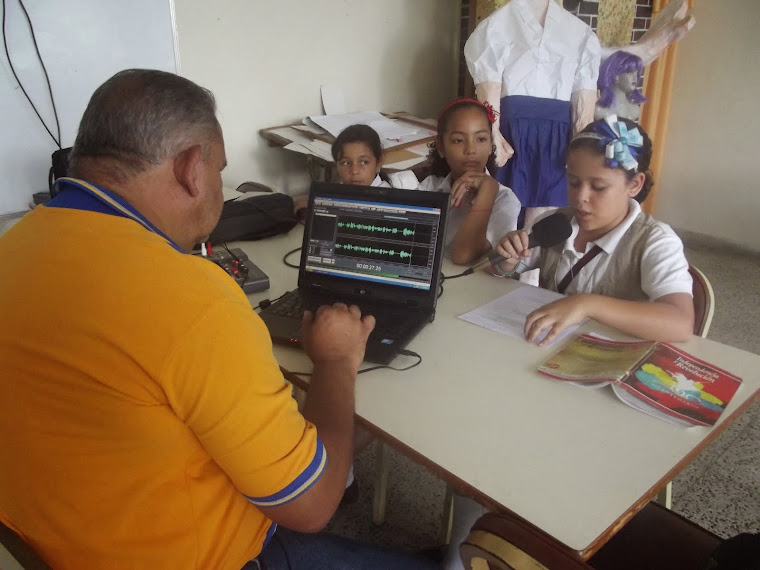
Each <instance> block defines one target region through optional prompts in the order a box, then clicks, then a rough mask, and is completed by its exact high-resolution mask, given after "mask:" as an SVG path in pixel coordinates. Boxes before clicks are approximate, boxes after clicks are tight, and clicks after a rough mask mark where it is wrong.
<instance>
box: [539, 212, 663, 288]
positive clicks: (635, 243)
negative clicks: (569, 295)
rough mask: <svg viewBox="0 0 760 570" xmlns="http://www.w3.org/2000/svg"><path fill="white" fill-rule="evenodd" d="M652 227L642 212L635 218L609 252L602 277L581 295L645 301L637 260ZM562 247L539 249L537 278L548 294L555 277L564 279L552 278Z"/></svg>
mask: <svg viewBox="0 0 760 570" xmlns="http://www.w3.org/2000/svg"><path fill="white" fill-rule="evenodd" d="M559 211H560V212H563V213H564V214H565V215H566V216H568V217H569V216H572V215H573V212H572V209H571V208H560V210H559ZM656 224H657V222H656V220H655V219H654V218H652V216H649V215H647V214H645V213H644V212H641V213H640V214H639V215H638V216H636V218H635V219H634V220H633V223H632V224H631V227H630V228H628V231H626V232H625V234H623V237H622V238H620V241H619V242H618V245H617V247H616V248H615V251H613V252H612V255H611V256H610V261H609V264H608V265H607V270H606V271H605V274H604V277H603V278H602V279H601V280H600V281H599V284H598V285H597V286H596V287H594V290H593V291H583V292H584V293H596V294H598V295H606V296H607V297H614V298H616V299H625V300H628V301H647V300H649V299H648V297H647V296H646V294H645V293H644V291H642V290H641V258H642V255H643V253H644V246H645V245H646V242H647V237H648V236H649V233H650V232H651V231H652V230H653V229H654V228H655V227H656ZM564 246H565V243H564V242H562V243H561V244H558V245H555V246H554V247H550V248H541V259H540V261H539V268H540V273H539V278H538V281H539V285H540V286H541V287H543V288H545V289H550V290H552V291H556V290H557V277H559V279H560V280H561V279H562V278H563V277H564V275H559V276H557V275H556V273H557V265H558V264H559V261H560V257H561V256H562V250H563V248H564Z"/></svg>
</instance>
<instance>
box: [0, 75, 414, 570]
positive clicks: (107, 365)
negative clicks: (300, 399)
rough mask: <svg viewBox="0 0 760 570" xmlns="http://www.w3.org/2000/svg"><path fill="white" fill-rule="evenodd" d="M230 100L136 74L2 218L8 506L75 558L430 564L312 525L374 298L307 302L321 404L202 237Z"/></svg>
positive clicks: (14, 518) (337, 494) (108, 87)
mask: <svg viewBox="0 0 760 570" xmlns="http://www.w3.org/2000/svg"><path fill="white" fill-rule="evenodd" d="M215 113H216V107H215V102H214V98H213V95H212V94H211V93H210V92H208V91H206V90H205V89H203V88H201V87H199V86H197V85H195V84H194V83H192V82H191V81H188V80H186V79H183V78H181V77H179V76H176V75H173V74H169V73H165V72H161V71H154V70H128V71H124V72H121V73H119V74H117V75H115V76H114V77H112V78H111V79H109V80H108V81H107V82H106V83H104V84H103V85H102V86H101V87H99V88H98V89H97V91H96V92H95V94H94V95H93V97H92V99H91V100H90V103H89V105H88V107H87V110H86V111H85V113H84V116H83V118H82V122H81V124H80V127H79V132H78V135H77V139H76V142H75V144H74V148H73V151H72V154H71V165H70V168H71V172H72V178H65V179H61V180H59V181H58V190H59V192H60V193H59V194H58V196H57V197H56V198H54V199H53V200H52V201H51V202H49V203H48V204H47V205H45V206H41V207H38V208H36V209H35V210H34V211H32V212H30V213H29V214H27V215H26V216H25V217H24V218H23V219H22V220H21V221H20V222H19V223H18V224H17V225H16V226H14V227H13V228H12V229H11V230H10V231H9V232H8V233H7V234H6V235H4V236H3V237H2V238H0V267H2V268H3V269H2V275H0V410H2V412H1V413H0V521H1V522H2V523H4V524H5V525H7V526H8V527H10V528H11V529H13V530H14V531H15V532H17V533H18V534H19V535H20V536H21V537H22V538H23V539H24V540H25V541H26V542H27V543H28V544H30V545H31V546H32V548H34V549H35V550H36V551H37V552H38V553H39V554H40V555H41V556H42V558H43V559H44V560H45V561H46V562H47V563H48V564H50V565H51V566H53V567H55V568H76V569H81V568H114V569H121V568H125V569H126V568H130V569H132V568H182V569H188V568H198V569H216V568H221V569H227V568H229V569H239V568H241V567H243V566H244V565H245V566H246V567H255V568H262V567H263V568H266V570H279V569H280V568H299V569H300V568H373V569H374V568H424V567H426V564H427V563H426V562H424V561H418V560H413V559H411V558H409V557H406V556H405V555H401V554H396V553H391V552H386V551H380V550H377V549H372V548H369V547H363V546H358V545H354V544H349V543H348V542H347V541H343V540H341V539H337V538H334V537H328V536H325V535H307V534H300V533H314V532H316V531H318V530H320V529H322V528H323V527H324V525H325V524H326V523H327V521H329V519H330V518H331V516H332V514H333V512H334V511H335V509H336V507H337V505H338V502H339V501H340V498H341V496H342V494H343V490H344V487H345V481H346V475H347V472H348V468H349V465H350V462H351V450H352V447H353V439H352V438H353V411H354V408H353V406H354V382H355V378H356V372H357V369H358V367H359V364H360V363H361V361H362V358H363V355H364V345H365V342H366V339H367V336H368V335H369V333H370V331H371V330H372V327H373V326H374V320H373V318H372V317H364V318H362V317H361V315H360V313H359V310H358V309H357V308H356V307H347V306H345V305H340V304H338V305H335V306H333V307H322V308H321V309H320V310H319V311H317V313H316V314H315V315H311V314H307V316H306V317H305V320H304V344H305V348H306V351H307V353H308V354H309V356H310V357H311V359H312V360H313V362H314V376H313V378H312V384H311V389H310V390H309V393H308V397H307V401H306V405H305V408H304V412H303V415H301V414H300V413H299V412H298V410H297V408H296V405H295V402H294V400H293V399H292V397H291V396H290V390H289V387H288V385H287V383H286V382H285V380H284V379H283V377H282V375H281V373H280V371H279V369H278V366H277V363H276V362H275V360H274V357H273V355H272V351H271V342H270V339H269V335H268V333H267V330H266V328H265V326H264V325H263V323H262V322H261V321H260V319H259V318H258V317H257V316H256V315H255V313H254V312H253V311H252V310H251V306H250V304H249V302H248V300H247V298H246V297H245V295H244V294H243V292H242V291H241V289H240V288H239V287H238V286H237V285H236V283H234V282H233V280H231V279H230V278H229V277H228V276H227V275H226V273H225V272H224V271H222V270H221V269H220V268H218V267H216V266H214V265H213V264H211V263H209V262H208V261H206V260H203V259H200V258H197V257H194V256H192V255H188V254H187V252H188V251H189V250H191V249H192V247H193V245H194V244H195V243H197V242H199V241H201V240H202V239H203V238H204V237H205V236H207V235H208V234H209V233H210V232H211V230H212V229H213V228H214V226H215V225H216V223H217V221H218V219H219V216H220V213H221V208H222V201H223V199H222V179H221V171H222V170H223V169H224V167H225V165H226V158H225V150H224V141H223V138H222V132H221V127H220V125H219V123H218V122H217V119H216V116H215ZM278 524H279V525H281V528H280V529H279V530H277V525H278ZM286 529H289V530H286ZM262 549H263V550H262ZM254 559H256V560H254Z"/></svg>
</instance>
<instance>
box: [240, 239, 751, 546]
mask: <svg viewBox="0 0 760 570" xmlns="http://www.w3.org/2000/svg"><path fill="white" fill-rule="evenodd" d="M301 235H302V232H301V231H300V228H295V229H293V230H292V231H291V232H290V234H288V235H286V236H278V237H277V238H273V239H269V240H265V241H261V242H247V243H238V244H235V245H236V246H238V247H242V249H243V250H244V251H246V252H247V253H248V255H249V256H250V257H251V259H253V261H254V262H255V263H256V264H257V265H259V267H261V268H262V269H263V270H264V271H265V272H266V273H267V274H268V275H269V277H270V283H271V288H270V290H269V291H267V292H265V293H259V294H255V295H251V296H250V299H251V302H252V304H256V303H258V302H259V301H260V300H261V299H263V298H272V299H274V298H275V297H277V296H279V295H280V294H281V293H283V292H285V290H289V289H293V288H295V287H296V284H297V278H298V271H297V270H296V269H292V268H288V267H286V266H285V265H284V264H283V263H282V261H281V258H282V255H283V254H284V253H285V252H286V251H288V250H290V249H293V248H295V247H298V246H299V245H300V242H301ZM298 260H299V256H298V255H296V254H293V256H292V257H291V259H290V261H291V262H292V263H294V264H296V265H297V264H298ZM459 271H461V269H457V268H456V267H455V266H453V265H451V264H448V263H447V264H446V266H445V267H444V273H446V274H453V273H458V272H459ZM518 286H520V285H519V283H518V282H516V281H514V280H511V279H497V278H495V277H492V276H489V275H487V274H485V273H476V274H473V275H470V276H467V277H462V278H460V279H456V280H451V281H446V282H445V292H444V294H443V296H442V297H441V299H440V300H439V302H438V310H437V316H436V320H435V322H433V323H432V324H430V325H428V326H427V327H425V329H423V330H422V332H421V333H420V334H419V335H418V336H417V337H416V338H415V339H414V340H413V341H412V342H411V343H410V345H409V348H410V349H411V350H414V351H415V352H417V353H419V354H420V355H421V356H422V358H423V362H422V364H421V365H420V366H418V367H416V368H413V369H412V370H409V371H407V372H394V371H390V370H378V371H374V372H370V373H368V374H366V375H361V376H359V379H358V381H357V386H356V413H357V415H359V416H361V417H362V418H363V419H365V420H367V421H368V422H369V423H371V424H373V425H374V426H376V427H377V428H379V429H380V430H382V431H383V432H385V433H386V434H388V435H389V436H391V437H392V438H395V439H396V440H398V441H400V442H402V443H403V444H404V445H406V446H408V447H410V448H412V449H413V450H414V451H416V452H417V453H419V454H420V455H421V456H423V457H425V458H426V459H427V460H429V461H430V462H432V463H434V464H436V465H437V466H439V467H440V468H442V469H443V470H445V471H447V472H448V473H450V474H451V475H453V476H455V477H456V478H458V479H460V480H462V481H464V482H465V483H466V484H468V485H470V486H471V487H473V488H475V489H477V490H478V491H480V492H481V493H483V494H484V495H485V496H486V497H488V498H490V499H492V500H493V501H494V502H496V503H498V504H500V505H503V506H504V507H506V508H507V509H509V510H510V511H512V512H513V513H515V514H517V515H519V516H520V517H522V518H524V519H526V520H527V521H529V522H530V523H532V524H533V525H535V526H537V527H538V528H540V529H541V530H543V531H544V532H546V533H547V534H549V535H551V536H553V537H554V538H555V539H557V540H559V541H560V542H562V543H564V544H565V545H567V546H568V547H570V548H571V549H573V550H576V551H579V552H583V551H585V550H587V549H588V548H589V546H591V545H592V544H593V543H594V542H595V541H596V540H597V539H599V537H600V536H602V535H603V534H605V531H606V530H607V529H608V528H609V527H611V526H612V525H614V524H615V523H616V521H618V520H619V519H620V518H621V516H623V515H624V514H625V513H626V512H628V511H629V510H630V509H631V508H632V507H633V506H634V505H636V504H638V503H640V502H641V500H642V498H643V497H645V496H646V495H650V496H651V495H652V494H653V493H654V492H656V491H657V490H658V489H659V488H661V487H663V486H664V485H665V484H666V482H667V481H668V480H669V479H670V478H672V477H673V476H675V474H676V473H675V472H671V471H673V470H674V468H675V467H676V466H677V465H678V464H679V463H680V462H682V461H683V460H684V459H685V458H686V457H687V456H688V455H689V454H691V453H692V452H693V451H694V449H695V448H696V447H698V446H700V444H701V443H702V442H703V440H705V438H707V437H708V436H710V435H711V432H712V431H713V429H715V428H706V427H692V428H682V427H679V426H676V425H671V424H669V423H666V422H664V421H662V420H659V419H657V418H653V417H650V416H648V415H646V414H643V413H642V412H639V411H636V410H634V409H632V408H630V407H628V406H626V405H625V404H623V403H622V402H621V401H619V400H618V399H617V398H616V396H615V395H614V394H613V392H612V390H611V389H609V388H604V389H599V390H588V389H583V388H579V387H577V386H573V385H570V384H564V383H562V382H559V381H556V380H552V379H549V378H546V377H544V376H541V375H540V374H538V373H537V372H536V367H537V366H538V365H539V364H540V363H541V362H543V361H544V360H545V359H546V358H548V356H549V355H550V354H552V353H553V352H554V351H555V350H557V347H554V348H539V347H537V346H535V345H530V344H528V343H527V342H522V341H519V340H515V339H511V338H508V337H505V336H502V335H500V334H497V333H495V332H493V331H490V330H487V329H484V328H481V327H479V326H476V325H473V324H470V323H467V322H465V321H462V320H461V319H458V318H457V316H458V315H461V314H462V313H464V312H467V311H469V310H471V309H474V308H476V307H479V306H480V305H482V304H485V303H486V302H488V301H491V300H493V299H495V298H497V297H499V296H501V295H503V294H505V293H507V292H509V291H510V290H512V289H513V288H515V287H518ZM581 330H583V331H589V330H594V331H597V332H600V333H602V334H605V335H607V336H618V337H619V336H620V333H617V335H616V333H615V332H614V331H613V330H612V329H609V328H607V327H603V326H602V325H599V324H598V323H595V322H592V321H590V322H588V323H587V324H585V325H584V326H583V327H582V329H581ZM679 346H682V347H683V348H684V349H685V350H686V351H687V352H689V353H691V354H693V355H695V356H698V357H699V358H702V359H704V360H706V361H707V362H711V363H713V364H715V365H717V366H720V367H722V368H725V369H726V370H728V371H730V372H733V373H734V374H736V375H738V376H739V377H741V378H742V379H743V384H742V386H741V387H740V389H739V391H738V392H737V394H736V395H735V397H734V399H733V400H732V401H731V403H730V405H729V407H728V409H727V411H726V412H725V413H724V414H723V415H722V416H721V420H720V423H722V422H725V421H726V419H727V418H729V417H730V416H731V414H733V413H734V412H735V411H736V410H737V408H738V407H740V406H741V405H742V404H744V403H746V401H747V400H748V399H749V398H750V397H752V396H753V395H754V394H755V393H756V392H758V390H759V389H760V356H758V355H754V354H751V353H749V352H745V351H742V350H739V349H736V348H732V347H728V346H725V345H721V344H719V343H716V342H713V341H710V340H706V339H701V338H697V337H694V338H693V339H692V340H691V341H689V342H687V343H682V344H680V345H679ZM275 355H276V356H277V358H278V360H279V362H280V364H281V365H282V366H283V367H284V368H285V369H287V370H291V371H308V370H311V364H310V362H309V360H308V358H307V357H306V356H305V355H304V354H303V353H302V352H301V351H300V350H298V349H295V348H289V347H279V346H278V347H275ZM411 362H413V359H411V358H407V357H404V356H401V357H399V358H397V359H396V361H395V362H394V364H395V365H397V366H403V365H405V364H406V363H411ZM720 423H719V425H720ZM714 435H715V434H713V436H714ZM686 463H688V462H684V463H683V464H682V465H681V466H680V468H683V467H684V466H685V465H686ZM666 475H669V477H667V478H666Z"/></svg>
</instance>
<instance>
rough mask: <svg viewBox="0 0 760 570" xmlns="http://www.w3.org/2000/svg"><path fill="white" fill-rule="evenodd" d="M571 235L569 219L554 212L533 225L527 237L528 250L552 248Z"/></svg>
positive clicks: (571, 227)
mask: <svg viewBox="0 0 760 570" xmlns="http://www.w3.org/2000/svg"><path fill="white" fill-rule="evenodd" d="M572 233H573V226H572V225H570V218H568V217H567V216H566V215H564V214H563V213H561V212H555V213H553V214H551V215H550V216H546V217H545V218H543V219H542V220H539V221H537V222H536V223H535V224H533V227H532V228H531V230H530V235H529V236H528V240H529V243H528V248H529V249H532V248H534V247H536V246H539V247H552V246H553V245H557V244H558V243H562V242H563V241H565V240H566V239H567V238H569V237H570V234H572Z"/></svg>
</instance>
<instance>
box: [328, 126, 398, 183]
mask: <svg viewBox="0 0 760 570" xmlns="http://www.w3.org/2000/svg"><path fill="white" fill-rule="evenodd" d="M331 150H332V156H333V159H334V160H335V164H336V165H337V166H338V176H339V177H340V181H341V182H342V183H343V184H356V185H358V186H383V187H386V188H390V184H389V183H388V182H387V181H385V180H383V179H382V177H381V176H380V168H382V166H383V146H382V144H381V143H380V136H379V135H378V134H377V131H375V129H373V128H372V127H370V126H368V125H351V126H350V127H346V128H345V129H343V130H342V131H341V132H340V134H339V135H338V136H337V137H336V138H335V142H333V144H332V149H331Z"/></svg>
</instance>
